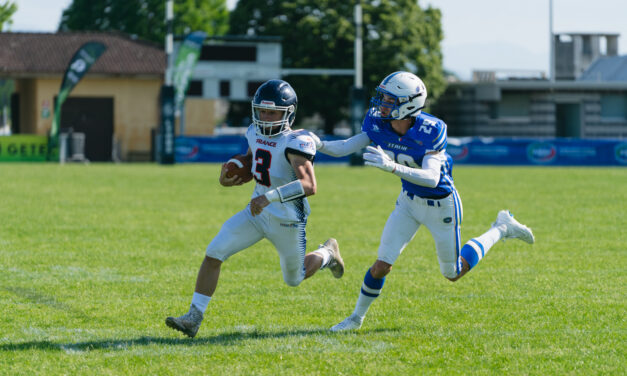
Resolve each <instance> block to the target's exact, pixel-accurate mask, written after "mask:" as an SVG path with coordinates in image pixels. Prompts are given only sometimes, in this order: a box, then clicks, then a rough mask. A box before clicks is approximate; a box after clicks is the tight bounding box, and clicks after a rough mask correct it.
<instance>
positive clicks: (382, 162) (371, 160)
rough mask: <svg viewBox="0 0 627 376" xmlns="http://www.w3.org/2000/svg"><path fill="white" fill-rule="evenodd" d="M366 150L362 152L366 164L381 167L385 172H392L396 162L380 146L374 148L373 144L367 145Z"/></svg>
mask: <svg viewBox="0 0 627 376" xmlns="http://www.w3.org/2000/svg"><path fill="white" fill-rule="evenodd" d="M366 150H367V151H366V152H365V153H364V160H365V161H366V162H365V163H366V165H368V166H374V167H377V168H380V169H382V170H383V171H387V172H394V170H395V169H396V163H395V162H394V161H393V160H392V158H390V157H389V156H388V155H387V154H385V152H384V151H383V149H381V146H377V147H376V148H375V147H373V146H368V147H367V148H366Z"/></svg>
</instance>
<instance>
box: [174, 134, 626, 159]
mask: <svg viewBox="0 0 627 376" xmlns="http://www.w3.org/2000/svg"><path fill="white" fill-rule="evenodd" d="M323 139H324V140H329V141H332V140H336V139H339V138H337V137H324V138H323ZM246 150H248V143H247V142H246V138H245V137H244V136H215V137H177V138H176V161H177V162H225V161H226V160H227V159H228V158H229V157H230V156H232V155H233V154H241V153H245V152H246ZM446 151H447V152H448V153H449V154H450V155H451V156H452V157H453V161H454V162H455V164H479V165H528V166H529V165H536V166H627V140H620V139H619V140H583V139H566V138H562V139H560V138H555V139H513V138H453V137H449V138H448V146H447V148H446ZM348 161H349V157H342V158H335V157H330V156H328V155H326V154H322V153H316V159H315V162H316V163H326V162H331V163H344V162H348Z"/></svg>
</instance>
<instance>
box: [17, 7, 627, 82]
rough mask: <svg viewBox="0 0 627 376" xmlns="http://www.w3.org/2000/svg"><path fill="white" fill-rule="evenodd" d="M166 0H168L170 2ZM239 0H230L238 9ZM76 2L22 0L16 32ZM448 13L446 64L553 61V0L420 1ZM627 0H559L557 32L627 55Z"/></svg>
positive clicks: (56, 16)
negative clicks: (606, 37)
mask: <svg viewBox="0 0 627 376" xmlns="http://www.w3.org/2000/svg"><path fill="white" fill-rule="evenodd" d="M164 1H165V0H164ZM236 2H237V0H227V5H228V6H229V7H230V8H233V7H234V5H235V3H236ZM70 3H71V0H17V4H18V11H17V13H16V14H15V15H14V17H13V20H14V24H13V27H12V28H11V30H12V31H40V32H53V31H55V30H56V28H57V26H58V23H59V20H60V18H61V12H62V11H63V9H65V8H66V7H67V6H68V5H69V4H70ZM419 3H420V5H421V6H427V5H431V6H434V7H437V8H440V9H441V10H442V13H443V19H442V27H443V30H444V41H443V42H442V50H443V53H444V66H445V68H447V69H449V70H452V71H454V72H455V73H457V74H458V75H459V76H461V77H462V78H464V79H468V78H470V76H471V72H472V70H474V69H481V70H490V69H506V70H519V69H520V70H541V71H545V72H547V71H548V65H549V0H524V1H523V0H471V1H466V0H420V1H419ZM626 19H627V0H594V1H590V0H553V30H554V31H555V32H594V33H599V32H601V33H620V34H621V37H620V38H619V51H618V52H619V54H621V55H627V21H626Z"/></svg>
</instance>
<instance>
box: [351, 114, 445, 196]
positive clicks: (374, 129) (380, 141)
mask: <svg viewBox="0 0 627 376" xmlns="http://www.w3.org/2000/svg"><path fill="white" fill-rule="evenodd" d="M361 130H362V131H363V132H366V133H367V134H368V137H369V138H370V140H372V142H373V143H374V144H375V145H379V146H381V148H382V149H383V150H384V151H385V153H386V154H387V155H389V156H390V157H391V158H392V159H394V161H395V162H397V163H400V164H404V165H406V166H408V167H412V168H421V167H422V160H423V158H424V156H425V155H426V154H427V153H429V152H432V151H437V152H441V153H442V154H441V155H442V156H443V158H442V165H441V167H440V181H439V183H438V185H437V187H435V188H429V187H423V186H420V185H416V184H413V183H410V182H408V181H406V180H405V179H401V182H402V185H403V190H404V191H407V192H409V193H410V194H414V195H416V196H419V197H422V198H435V199H438V198H443V197H445V196H447V195H449V194H450V193H451V192H453V191H454V190H455V185H454V184H453V158H451V156H450V155H449V154H448V153H446V143H447V141H446V124H445V123H444V122H443V121H442V120H440V119H438V118H436V117H435V116H433V115H431V114H428V113H425V112H422V113H421V114H420V116H418V117H417V118H416V122H415V123H414V125H412V127H411V128H409V130H408V131H407V133H406V134H405V135H404V136H399V135H398V134H397V133H396V132H395V131H394V130H393V129H392V126H391V125H390V123H389V121H385V120H381V119H375V118H373V117H372V116H370V113H368V115H366V118H365V119H364V122H363V125H362V127H361Z"/></svg>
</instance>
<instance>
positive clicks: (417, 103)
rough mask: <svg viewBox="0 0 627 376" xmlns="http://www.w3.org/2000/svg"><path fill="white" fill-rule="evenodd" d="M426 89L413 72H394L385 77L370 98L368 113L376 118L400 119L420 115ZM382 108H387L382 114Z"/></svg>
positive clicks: (425, 96)
mask: <svg viewBox="0 0 627 376" xmlns="http://www.w3.org/2000/svg"><path fill="white" fill-rule="evenodd" d="M426 99H427V89H426V88H425V86H424V84H423V83H422V81H421V80H420V78H418V77H417V76H416V75H414V74H413V73H409V72H395V73H392V74H390V75H389V76H388V77H386V78H385V79H384V80H383V81H382V82H381V84H380V85H379V86H378V87H377V89H376V94H375V96H374V97H372V99H371V100H370V106H371V109H370V115H371V116H372V117H374V118H377V119H384V120H402V119H407V118H409V117H416V116H419V115H420V111H421V110H422V109H423V108H424V107H425V102H426ZM382 108H387V109H389V112H388V114H387V115H383V114H382V112H381V109H382Z"/></svg>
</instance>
